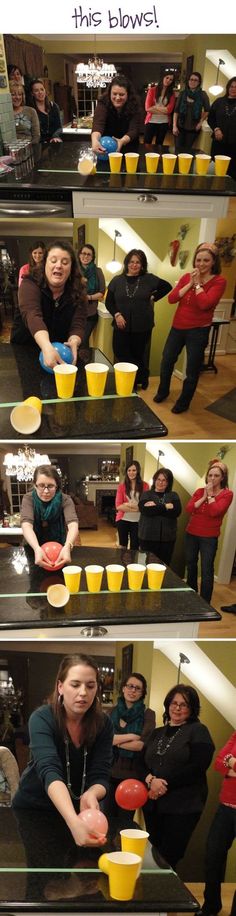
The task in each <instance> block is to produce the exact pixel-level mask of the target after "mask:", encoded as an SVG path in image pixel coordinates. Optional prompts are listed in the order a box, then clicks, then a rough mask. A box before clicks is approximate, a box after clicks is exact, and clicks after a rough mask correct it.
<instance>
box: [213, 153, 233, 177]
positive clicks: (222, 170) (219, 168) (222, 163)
mask: <svg viewBox="0 0 236 916" xmlns="http://www.w3.org/2000/svg"><path fill="white" fill-rule="evenodd" d="M230 161H231V156H215V175H217V177H218V178H224V176H225V175H227V171H228V168H229V163H230Z"/></svg>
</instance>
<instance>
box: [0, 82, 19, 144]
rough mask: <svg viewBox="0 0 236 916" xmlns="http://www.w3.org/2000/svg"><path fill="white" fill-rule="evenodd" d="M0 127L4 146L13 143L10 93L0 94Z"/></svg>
mask: <svg viewBox="0 0 236 916" xmlns="http://www.w3.org/2000/svg"><path fill="white" fill-rule="evenodd" d="M0 127H1V134H2V139H3V144H4V146H5V145H8V144H9V143H12V142H13V143H14V141H15V140H16V128H15V121H14V115H13V109H12V100H11V94H10V92H1V93H0Z"/></svg>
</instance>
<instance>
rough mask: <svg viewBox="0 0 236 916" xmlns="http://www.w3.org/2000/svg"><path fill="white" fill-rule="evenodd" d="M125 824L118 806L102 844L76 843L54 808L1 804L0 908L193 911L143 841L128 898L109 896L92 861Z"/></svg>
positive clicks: (115, 843)
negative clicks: (138, 869) (143, 849)
mask: <svg viewBox="0 0 236 916" xmlns="http://www.w3.org/2000/svg"><path fill="white" fill-rule="evenodd" d="M127 825H128V820H127V815H126V812H124V811H123V812H122V811H121V813H120V816H119V818H118V820H117V819H116V821H114V819H110V823H109V833H108V839H107V843H106V846H103V847H102V848H100V849H99V848H93V849H92V848H91V847H90V848H89V847H87V848H81V847H77V846H76V845H75V843H74V841H73V839H72V836H71V834H70V832H69V830H68V828H67V827H66V825H65V823H64V822H63V820H62V818H60V816H59V815H58V814H57V812H56V811H49V812H44V811H42V810H41V811H35V809H32V810H31V809H30V808H28V809H19V808H18V809H15V810H12V809H11V808H1V819H0V850H1V852H2V855H1V868H0V911H2V910H3V911H4V913H6V912H8V911H9V910H11V909H12V908H13V907H14V912H15V911H26V909H27V910H29V909H30V910H31V911H32V910H33V911H36V910H40V911H41V912H42V910H46V911H47V912H49V911H50V912H55V911H56V912H58V911H59V912H65V911H66V912H68V911H69V912H77V913H78V912H79V913H84V912H114V913H120V912H124V913H128V912H137V911H138V912H140V913H142V912H143V913H144V912H145V913H147V912H150V913H156V912H157V911H159V912H160V911H161V912H173V911H174V912H188V913H189V912H193V913H194V912H197V910H198V909H199V904H198V901H197V900H196V899H195V898H194V897H193V896H192V894H191V893H190V891H188V889H187V888H186V887H185V885H184V884H183V883H182V881H180V879H179V878H178V876H177V875H176V874H175V872H173V871H172V869H171V868H170V867H169V866H168V865H167V863H166V862H164V860H163V859H161V857H158V858H157V862H156V861H154V859H153V858H152V854H151V848H150V846H149V844H148V851H147V853H146V854H145V857H144V860H143V864H142V871H141V874H140V877H139V879H138V881H137V884H136V889H135V894H134V897H133V899H132V900H130V901H128V902H124V903H123V902H120V901H115V900H112V899H111V897H110V895H109V886H108V878H107V876H106V875H105V874H104V873H102V872H101V871H100V870H99V869H98V865H97V862H98V858H99V856H100V855H101V853H102V852H105V851H107V852H109V851H114V850H116V849H120V836H119V831H120V829H122V828H125V827H127ZM135 826H137V825H135V824H134V827H135ZM6 837H7V844H6Z"/></svg>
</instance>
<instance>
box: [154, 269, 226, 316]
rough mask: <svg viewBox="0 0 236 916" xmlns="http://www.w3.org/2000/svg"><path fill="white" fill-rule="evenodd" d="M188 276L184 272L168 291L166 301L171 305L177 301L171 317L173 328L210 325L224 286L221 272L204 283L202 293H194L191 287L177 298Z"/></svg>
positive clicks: (187, 280) (224, 281)
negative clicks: (172, 317) (181, 296)
mask: <svg viewBox="0 0 236 916" xmlns="http://www.w3.org/2000/svg"><path fill="white" fill-rule="evenodd" d="M190 277H191V275H190V274H184V275H183V277H181V278H180V280H179V281H178V283H177V286H174V288H173V289H172V290H171V292H170V293H169V296H168V302H170V303H171V305H172V304H175V303H176V302H178V303H179V304H178V308H177V310H176V312H175V315H174V319H173V328H180V329H184V328H186V329H188V328H204V327H208V326H209V325H211V322H212V319H213V315H214V311H215V308H216V306H217V305H218V302H219V301H220V299H221V296H222V295H223V293H224V290H225V287H226V280H225V278H224V277H222V276H221V274H215V275H214V277H211V279H210V280H208V281H207V283H205V284H204V289H203V290H202V293H199V292H198V293H196V292H195V289H193V288H191V289H189V290H188V292H187V293H185V294H184V295H183V298H182V299H179V291H180V289H182V287H183V286H186V284H187V283H189V281H190Z"/></svg>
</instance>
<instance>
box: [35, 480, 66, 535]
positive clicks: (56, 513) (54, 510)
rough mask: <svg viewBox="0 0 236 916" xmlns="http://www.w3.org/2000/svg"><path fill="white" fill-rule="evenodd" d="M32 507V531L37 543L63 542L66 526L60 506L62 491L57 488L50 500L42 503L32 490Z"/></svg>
mask: <svg viewBox="0 0 236 916" xmlns="http://www.w3.org/2000/svg"><path fill="white" fill-rule="evenodd" d="M32 499H33V509H34V531H35V534H36V535H37V538H38V542H39V544H44V543H46V541H58V543H59V544H64V543H65V539H66V526H65V520H64V512H63V508H62V492H61V490H57V492H56V493H55V496H53V497H52V499H50V502H48V503H44V502H43V500H42V499H40V498H39V496H38V494H37V493H36V490H32Z"/></svg>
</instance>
